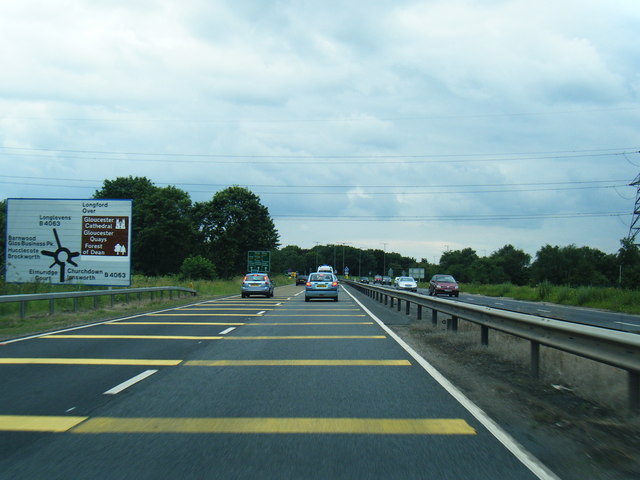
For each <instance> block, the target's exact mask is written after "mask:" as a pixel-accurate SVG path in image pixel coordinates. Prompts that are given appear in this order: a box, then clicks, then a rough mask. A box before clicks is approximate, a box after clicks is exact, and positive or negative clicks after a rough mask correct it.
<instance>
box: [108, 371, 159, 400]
mask: <svg viewBox="0 0 640 480" xmlns="http://www.w3.org/2000/svg"><path fill="white" fill-rule="evenodd" d="M157 371H158V370H145V371H144V372H142V373H141V374H140V375H136V376H135V377H133V378H130V379H129V380H127V381H126V382H122V383H121V384H120V385H116V386H115V387H113V388H112V389H110V390H107V391H106V392H104V395H116V394H118V393H120V392H122V391H123V390H126V389H127V388H129V387H130V386H132V385H135V384H136V383H138V382H141V381H142V380H144V379H145V378H147V377H150V376H151V375H153V374H154V373H156V372H157Z"/></svg>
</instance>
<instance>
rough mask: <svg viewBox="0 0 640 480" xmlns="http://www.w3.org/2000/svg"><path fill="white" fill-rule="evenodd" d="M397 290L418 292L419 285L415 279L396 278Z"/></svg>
mask: <svg viewBox="0 0 640 480" xmlns="http://www.w3.org/2000/svg"><path fill="white" fill-rule="evenodd" d="M396 288H397V289H399V290H409V291H410V292H417V291H418V284H417V283H416V281H415V280H414V279H413V277H396Z"/></svg>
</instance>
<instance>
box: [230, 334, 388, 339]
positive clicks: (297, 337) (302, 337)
mask: <svg viewBox="0 0 640 480" xmlns="http://www.w3.org/2000/svg"><path fill="white" fill-rule="evenodd" d="M383 338H387V337H386V336H384V335H306V336H305V335H287V336H269V337H244V336H237V337H224V340H350V339H353V340H364V339H368V340H378V339H383Z"/></svg>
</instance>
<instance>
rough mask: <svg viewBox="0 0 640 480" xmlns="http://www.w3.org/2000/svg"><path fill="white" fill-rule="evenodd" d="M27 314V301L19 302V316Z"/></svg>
mask: <svg viewBox="0 0 640 480" xmlns="http://www.w3.org/2000/svg"><path fill="white" fill-rule="evenodd" d="M26 314H27V302H20V318H24V316H25V315H26Z"/></svg>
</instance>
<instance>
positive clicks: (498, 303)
mask: <svg viewBox="0 0 640 480" xmlns="http://www.w3.org/2000/svg"><path fill="white" fill-rule="evenodd" d="M493 304H494V305H504V303H502V302H493Z"/></svg>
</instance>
